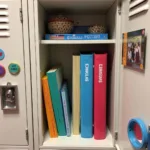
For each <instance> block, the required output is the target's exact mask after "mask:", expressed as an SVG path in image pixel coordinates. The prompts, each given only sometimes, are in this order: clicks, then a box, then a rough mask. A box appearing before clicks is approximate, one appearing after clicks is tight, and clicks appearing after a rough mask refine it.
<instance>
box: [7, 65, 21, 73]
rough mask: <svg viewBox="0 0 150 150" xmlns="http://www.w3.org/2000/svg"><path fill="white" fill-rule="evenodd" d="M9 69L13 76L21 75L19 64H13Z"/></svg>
mask: <svg viewBox="0 0 150 150" xmlns="http://www.w3.org/2000/svg"><path fill="white" fill-rule="evenodd" d="M8 69H9V72H10V73H11V74H12V75H17V74H19V72H20V66H19V65H18V64H17V63H11V64H10V65H9V66H8Z"/></svg>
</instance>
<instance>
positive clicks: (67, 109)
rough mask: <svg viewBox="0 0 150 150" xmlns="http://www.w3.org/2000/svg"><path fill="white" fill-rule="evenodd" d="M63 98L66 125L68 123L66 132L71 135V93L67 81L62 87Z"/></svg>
mask: <svg viewBox="0 0 150 150" xmlns="http://www.w3.org/2000/svg"><path fill="white" fill-rule="evenodd" d="M61 98H62V104H63V111H64V117H65V125H66V132H67V136H70V135H71V115H70V113H71V112H70V107H69V95H68V88H67V83H64V84H63V85H62V88H61Z"/></svg>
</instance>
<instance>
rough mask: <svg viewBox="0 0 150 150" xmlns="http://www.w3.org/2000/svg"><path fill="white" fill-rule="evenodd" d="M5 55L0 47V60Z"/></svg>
mask: <svg viewBox="0 0 150 150" xmlns="http://www.w3.org/2000/svg"><path fill="white" fill-rule="evenodd" d="M4 57H5V53H4V51H3V50H2V49H0V60H3V59H4Z"/></svg>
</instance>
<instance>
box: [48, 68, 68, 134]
mask: <svg viewBox="0 0 150 150" xmlns="http://www.w3.org/2000/svg"><path fill="white" fill-rule="evenodd" d="M47 77H48V83H49V88H50V93H51V99H52V104H53V110H54V114H55V120H56V124H57V130H58V135H60V136H64V135H66V128H65V119H64V114H63V105H62V101H61V93H60V89H61V86H62V71H61V68H55V69H51V70H49V71H48V72H47Z"/></svg>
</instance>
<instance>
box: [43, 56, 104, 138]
mask: <svg viewBox="0 0 150 150" xmlns="http://www.w3.org/2000/svg"><path fill="white" fill-rule="evenodd" d="M72 65H73V66H72V68H73V69H72V75H73V76H72V109H73V110H72V117H71V113H70V112H71V111H70V107H69V99H68V90H67V84H66V82H65V83H63V77H62V71H61V68H54V69H51V70H49V71H48V72H47V73H46V76H45V77H43V78H42V83H43V94H44V101H45V107H46V114H47V120H48V127H49V131H50V136H51V137H57V136H58V135H59V136H65V135H67V136H70V135H71V118H72V133H73V134H74V135H79V134H81V137H83V138H91V137H93V135H94V138H95V139H104V138H105V137H106V78H107V54H81V55H73V63H72ZM93 66H94V67H93ZM93 125H94V131H93Z"/></svg>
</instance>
